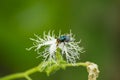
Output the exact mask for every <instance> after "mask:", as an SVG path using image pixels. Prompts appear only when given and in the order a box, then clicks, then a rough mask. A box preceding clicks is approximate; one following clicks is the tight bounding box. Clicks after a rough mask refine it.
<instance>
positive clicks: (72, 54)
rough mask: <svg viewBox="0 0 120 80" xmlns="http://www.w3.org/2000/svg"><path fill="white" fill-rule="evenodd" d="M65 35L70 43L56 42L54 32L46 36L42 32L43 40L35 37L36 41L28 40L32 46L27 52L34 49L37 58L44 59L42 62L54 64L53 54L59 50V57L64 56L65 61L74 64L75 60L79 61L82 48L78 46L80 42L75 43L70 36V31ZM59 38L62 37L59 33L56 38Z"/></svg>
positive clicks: (54, 57)
mask: <svg viewBox="0 0 120 80" xmlns="http://www.w3.org/2000/svg"><path fill="white" fill-rule="evenodd" d="M63 35H65V34H63ZM66 35H69V36H70V41H68V42H61V43H58V42H57V38H56V36H55V34H54V31H52V32H50V31H49V32H48V34H46V33H45V32H44V34H43V38H41V37H40V36H38V35H35V37H36V38H37V39H33V38H30V40H32V41H33V46H32V47H30V48H28V49H27V50H31V49H33V48H34V50H35V51H37V53H38V54H39V57H43V58H44V61H46V60H50V61H53V62H55V63H56V54H55V53H56V50H57V48H59V49H60V50H61V55H65V57H66V61H67V62H68V63H76V59H79V58H80V53H82V52H83V47H80V46H79V44H80V41H79V42H75V38H74V36H73V35H72V33H71V31H70V33H69V34H66ZM60 36H62V35H61V33H59V36H58V37H60ZM42 47H44V51H41V50H42V49H41V48H42Z"/></svg>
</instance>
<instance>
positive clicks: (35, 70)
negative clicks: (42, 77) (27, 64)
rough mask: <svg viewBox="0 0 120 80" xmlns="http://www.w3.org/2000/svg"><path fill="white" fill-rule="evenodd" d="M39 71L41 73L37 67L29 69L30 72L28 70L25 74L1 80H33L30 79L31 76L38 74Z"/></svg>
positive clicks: (17, 74) (0, 79)
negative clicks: (21, 79)
mask: <svg viewBox="0 0 120 80" xmlns="http://www.w3.org/2000/svg"><path fill="white" fill-rule="evenodd" d="M38 71H39V68H38V66H37V67H34V68H32V69H29V70H27V71H25V72H21V73H15V74H11V75H8V76H5V77H3V78H0V80H11V79H17V78H26V79H27V80H32V79H30V77H29V75H30V74H33V73H35V72H38Z"/></svg>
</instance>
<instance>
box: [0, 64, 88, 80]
mask: <svg viewBox="0 0 120 80" xmlns="http://www.w3.org/2000/svg"><path fill="white" fill-rule="evenodd" d="M87 65H88V64H87V63H83V62H80V63H75V64H69V63H66V64H65V63H63V64H60V65H58V64H53V65H51V67H49V68H48V69H46V70H47V71H49V70H50V72H49V74H50V73H51V72H53V71H54V70H55V69H56V68H66V67H74V66H84V67H86V66H87ZM39 66H40V65H38V66H37V67H34V68H32V69H29V70H27V71H25V72H21V73H15V74H11V75H8V76H5V77H2V78H0V80H12V79H18V78H26V79H27V80H32V79H31V78H30V77H29V76H30V75H31V74H33V73H36V72H40V67H39ZM53 68H54V69H53ZM42 72H43V71H42Z"/></svg>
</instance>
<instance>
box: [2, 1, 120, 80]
mask: <svg viewBox="0 0 120 80" xmlns="http://www.w3.org/2000/svg"><path fill="white" fill-rule="evenodd" d="M119 7H120V4H119V0H0V77H2V76H5V75H8V74H11V73H16V72H22V71H25V70H27V69H30V68H32V67H34V66H36V65H38V64H39V63H40V62H41V59H37V58H36V57H37V56H38V55H37V54H36V52H34V51H26V49H25V48H27V47H30V46H32V41H30V40H29V38H30V37H34V35H33V34H34V33H35V34H39V35H42V33H43V31H49V30H55V33H56V34H58V32H59V30H61V31H62V32H63V33H67V32H69V30H70V29H71V30H72V32H73V33H74V34H75V35H76V40H79V39H81V40H82V43H81V45H82V46H84V48H85V51H86V52H85V53H83V54H81V62H82V61H92V62H95V63H97V64H98V65H99V68H100V76H99V78H98V80H120V69H119V66H120V64H119V56H120V49H119V48H120V36H119V34H120V28H119V26H120V8H119ZM87 75H88V74H87V72H86V69H85V68H83V67H76V68H67V69H66V70H59V71H57V72H56V73H53V74H51V76H49V77H47V76H46V74H45V73H36V74H33V75H31V77H32V78H33V80H87ZM19 80H24V79H19Z"/></svg>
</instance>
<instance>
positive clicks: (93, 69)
mask: <svg viewBox="0 0 120 80" xmlns="http://www.w3.org/2000/svg"><path fill="white" fill-rule="evenodd" d="M87 64H88V66H87V71H88V73H89V75H88V80H96V79H97V77H98V75H99V72H100V71H99V69H98V66H97V64H95V63H91V62H87Z"/></svg>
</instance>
